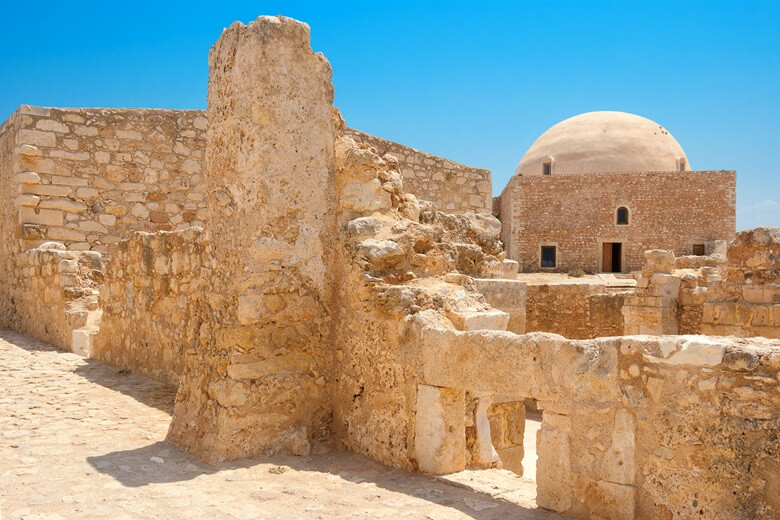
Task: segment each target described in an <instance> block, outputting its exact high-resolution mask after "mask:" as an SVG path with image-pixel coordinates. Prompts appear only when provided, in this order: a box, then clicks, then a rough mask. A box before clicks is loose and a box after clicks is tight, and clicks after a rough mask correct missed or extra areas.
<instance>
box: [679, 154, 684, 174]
mask: <svg viewBox="0 0 780 520" xmlns="http://www.w3.org/2000/svg"><path fill="white" fill-rule="evenodd" d="M680 171H681V172H684V171H685V157H680Z"/></svg>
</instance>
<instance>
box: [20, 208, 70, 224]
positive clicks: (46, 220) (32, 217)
mask: <svg viewBox="0 0 780 520" xmlns="http://www.w3.org/2000/svg"><path fill="white" fill-rule="evenodd" d="M64 220H65V215H64V214H63V212H62V211H60V210H55V209H41V210H37V211H36V210H35V209H34V208H30V207H21V208H19V222H20V223H23V224H40V225H43V226H62V225H63V222H64Z"/></svg>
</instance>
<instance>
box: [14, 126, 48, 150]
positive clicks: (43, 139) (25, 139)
mask: <svg viewBox="0 0 780 520" xmlns="http://www.w3.org/2000/svg"><path fill="white" fill-rule="evenodd" d="M19 141H20V142H21V143H23V144H29V145H33V146H46V147H53V146H56V145H57V135H56V134H55V133H53V132H44V131H41V130H27V129H22V130H19Z"/></svg>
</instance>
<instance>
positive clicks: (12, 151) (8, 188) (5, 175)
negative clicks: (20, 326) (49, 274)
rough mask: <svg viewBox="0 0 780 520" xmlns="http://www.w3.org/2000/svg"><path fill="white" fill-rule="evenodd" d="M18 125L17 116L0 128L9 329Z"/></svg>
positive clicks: (2, 294)
mask: <svg viewBox="0 0 780 520" xmlns="http://www.w3.org/2000/svg"><path fill="white" fill-rule="evenodd" d="M17 126H18V116H17V115H16V114H13V115H11V117H10V118H9V119H8V120H7V121H6V122H5V123H3V124H2V125H1V126H0V327H3V328H7V327H10V319H11V316H12V315H13V314H14V313H15V309H14V302H13V299H12V295H11V289H12V287H13V281H14V279H15V273H14V257H15V255H16V251H17V249H18V247H19V245H18V240H17V238H16V211H15V209H14V198H15V197H16V196H17V193H16V182H15V179H14V175H15V173H16V171H17V165H16V158H17V157H18V156H17V154H16V136H17V130H16V129H17Z"/></svg>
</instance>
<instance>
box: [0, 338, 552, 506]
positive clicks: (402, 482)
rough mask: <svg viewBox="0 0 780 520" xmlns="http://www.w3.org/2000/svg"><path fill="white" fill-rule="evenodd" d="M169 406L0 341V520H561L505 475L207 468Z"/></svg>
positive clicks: (79, 363)
mask: <svg viewBox="0 0 780 520" xmlns="http://www.w3.org/2000/svg"><path fill="white" fill-rule="evenodd" d="M174 395H175V390H174V389H173V388H171V387H168V386H165V385H161V384H159V383H155V382H153V381H151V380H149V379H145V378H143V377H140V376H136V375H134V374H130V373H128V372H127V371H124V370H119V369H117V368H115V367H112V366H110V365H106V364H103V363H99V362H96V361H93V360H88V359H84V358H81V357H79V356H76V355H75V354H71V353H67V352H62V351H58V350H56V349H54V348H53V347H51V346H50V345H48V344H46V343H42V342H39V341H36V340H33V339H30V338H28V337H25V336H22V335H20V334H16V333H13V332H7V331H3V332H0V518H1V519H2V520H10V519H60V518H90V519H91V518H111V520H123V519H138V518H164V519H173V518H210V519H211V518H237V519H244V518H246V519H249V518H251V519H264V518H273V519H286V518H312V519H317V518H350V519H352V518H354V519H369V518H371V519H373V518H411V519H418V518H419V519H432V520H439V519H442V520H443V519H458V518H474V519H528V520H535V519H552V518H558V517H557V516H555V515H553V514H551V513H549V512H547V511H543V510H539V509H536V508H535V504H534V500H533V497H534V494H535V488H534V486H533V483H532V482H530V481H528V480H524V479H520V478H518V477H516V476H514V475H513V474H511V473H509V472H506V471H499V470H491V471H486V472H472V473H471V474H469V475H468V476H464V478H461V479H460V481H458V479H453V480H452V482H453V483H448V482H445V481H441V480H437V479H433V478H430V477H426V476H424V475H419V474H413V473H409V472H406V471H403V470H398V469H392V468H387V467H385V466H382V465H379V464H377V463H375V462H372V461H370V460H368V459H366V458H364V457H361V456H359V455H355V454H352V453H348V452H344V451H340V450H330V451H329V452H328V453H325V454H322V455H313V456H312V457H310V458H300V457H287V456H274V457H270V458H264V459H253V460H248V461H240V462H235V463H223V464H220V465H217V466H208V465H205V464H202V463H201V462H199V461H198V460H197V459H195V458H193V457H191V456H189V455H186V454H184V453H182V452H180V451H179V450H177V449H176V447H174V446H173V445H171V444H169V443H167V442H165V435H166V432H167V429H168V423H169V422H170V413H171V409H172V404H173V398H174ZM464 473H465V472H464ZM469 481H473V482H474V483H475V485H473V486H470V485H469V484H468V482H469Z"/></svg>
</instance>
